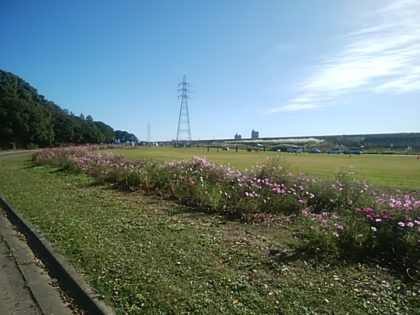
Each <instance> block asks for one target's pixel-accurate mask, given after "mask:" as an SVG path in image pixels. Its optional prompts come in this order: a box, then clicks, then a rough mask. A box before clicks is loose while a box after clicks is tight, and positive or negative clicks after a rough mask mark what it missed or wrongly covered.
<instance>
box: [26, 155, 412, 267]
mask: <svg viewBox="0 0 420 315" xmlns="http://www.w3.org/2000/svg"><path fill="white" fill-rule="evenodd" d="M34 160H35V163H37V164H49V165H53V166H55V167H59V168H62V169H64V170H67V171H71V172H84V173H86V174H89V175H90V176H92V177H93V178H94V179H95V180H96V181H98V182H104V183H105V182H107V183H111V184H114V185H117V186H118V187H120V188H123V189H128V190H142V191H145V192H147V193H152V194H158V195H160V196H164V197H167V198H172V199H176V200H178V201H179V202H181V203H184V204H188V205H193V206H197V207H201V208H205V209H207V210H209V211H214V212H219V213H225V214H229V215H235V216H241V217H244V216H245V217H248V218H252V216H253V215H255V214H261V213H271V214H287V215H290V214H295V215H296V217H297V218H298V220H301V222H302V226H303V229H302V234H301V236H303V238H302V242H301V244H300V245H299V246H300V247H301V248H305V249H306V250H307V249H309V250H312V251H315V252H317V253H319V254H321V255H323V256H330V257H345V258H351V259H357V260H359V259H363V258H365V257H383V258H385V259H387V260H392V261H393V262H396V263H397V265H399V266H402V267H407V268H415V269H416V270H417V272H418V268H419V267H418V261H419V260H420V201H419V200H416V199H415V198H414V197H413V196H412V195H410V194H404V193H402V192H401V191H398V190H396V191H395V192H394V193H388V194H384V193H378V192H377V190H375V188H374V187H371V186H369V185H368V184H367V183H365V182H363V181H361V180H359V179H357V178H356V177H355V176H354V175H353V174H351V173H349V172H340V173H338V174H337V176H336V181H334V182H327V181H320V180H317V179H313V178H309V177H307V176H306V175H304V174H298V175H295V174H292V173H290V172H288V171H287V169H286V168H285V167H284V166H283V165H281V164H280V163H279V161H276V160H275V159H274V160H272V161H270V162H267V163H266V164H265V165H257V166H255V167H254V168H253V169H252V170H250V171H247V172H241V171H238V170H235V169H233V168H231V167H224V166H219V165H215V164H213V163H210V162H209V161H207V160H206V159H205V158H203V157H194V158H193V159H191V160H186V161H176V162H156V161H152V160H128V159H126V158H124V157H122V156H119V155H115V154H111V153H104V152H101V151H100V150H98V148H97V147H71V148H56V149H49V150H44V151H42V152H39V153H37V154H36V156H35V158H34Z"/></svg>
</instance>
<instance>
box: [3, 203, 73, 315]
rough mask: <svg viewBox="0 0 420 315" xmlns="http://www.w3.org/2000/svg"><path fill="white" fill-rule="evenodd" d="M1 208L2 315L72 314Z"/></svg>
mask: <svg viewBox="0 0 420 315" xmlns="http://www.w3.org/2000/svg"><path fill="white" fill-rule="evenodd" d="M38 262H39V261H38V260H37V259H36V258H35V256H34V255H33V253H32V251H31V250H30V248H29V247H28V245H27V244H26V242H25V241H24V238H23V237H22V235H21V234H19V233H18V232H17V231H16V230H15V229H14V227H13V226H12V225H11V224H10V222H9V221H8V220H7V218H6V216H5V213H4V210H3V209H1V208H0V314H1V315H41V314H45V315H50V314H54V315H70V314H72V312H71V310H70V309H69V307H68V305H67V304H66V303H65V302H63V300H62V299H61V297H60V293H59V290H58V289H57V288H56V287H54V286H52V285H51V283H54V281H52V279H51V278H50V277H49V276H48V274H47V272H46V271H45V270H44V269H43V268H41V266H40V265H39V263H38Z"/></svg>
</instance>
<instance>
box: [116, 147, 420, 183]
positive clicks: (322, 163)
mask: <svg viewBox="0 0 420 315" xmlns="http://www.w3.org/2000/svg"><path fill="white" fill-rule="evenodd" d="M115 151H117V152H120V153H122V154H124V155H127V156H128V157H130V158H140V157H144V158H151V159H159V160H175V159H188V158H191V157H192V156H196V155H200V156H207V158H208V159H209V160H210V161H212V162H215V163H219V164H224V165H227V164H231V165H232V166H234V167H237V168H239V169H245V168H250V167H252V166H253V165H254V164H255V163H264V161H266V160H267V158H269V157H275V156H280V157H281V158H283V159H284V161H285V162H286V163H287V164H288V165H289V166H290V168H291V170H293V171H296V172H304V173H307V174H309V175H312V176H316V177H321V178H329V179H331V178H333V176H334V173H335V172H336V171H337V170H339V169H353V171H355V172H356V174H357V175H359V176H360V177H362V178H364V179H366V180H367V181H368V182H370V183H371V184H374V185H379V186H386V187H393V188H403V189H416V190H420V161H418V160H417V159H416V157H414V156H385V155H383V156H382V155H361V156H358V155H353V156H351V157H349V156H348V155H328V154H308V153H303V154H298V155H295V154H288V153H277V152H246V151H239V152H235V151H234V150H232V151H222V150H219V151H218V152H217V151H216V149H214V148H213V149H211V150H210V152H207V149H206V148H200V149H197V148H188V149H174V148H168V147H165V148H163V147H162V148H138V149H125V150H124V149H123V150H121V149H118V150H115Z"/></svg>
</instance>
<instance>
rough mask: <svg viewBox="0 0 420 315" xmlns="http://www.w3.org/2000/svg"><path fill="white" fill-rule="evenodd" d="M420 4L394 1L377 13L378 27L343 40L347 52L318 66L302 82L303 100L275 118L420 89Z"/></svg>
mask: <svg viewBox="0 0 420 315" xmlns="http://www.w3.org/2000/svg"><path fill="white" fill-rule="evenodd" d="M419 16H420V1H417V0H395V1H393V2H392V3H391V4H390V5H388V6H386V7H384V8H382V9H380V10H378V11H377V12H375V14H374V16H373V17H372V19H371V20H372V24H373V26H372V25H371V26H369V27H365V28H363V29H360V30H357V31H356V32H353V33H351V34H348V35H346V36H345V37H344V38H343V39H344V41H345V43H346V44H345V45H344V46H343V48H342V50H341V51H339V52H337V53H335V54H334V55H332V56H330V57H328V58H325V60H324V61H323V62H322V63H321V64H319V65H317V66H316V67H314V69H312V71H311V72H310V74H309V76H308V77H307V78H305V79H304V80H303V81H302V82H301V83H300V90H301V96H300V97H298V98H295V99H292V100H291V101H290V102H288V104H287V105H285V106H281V107H277V108H272V109H270V110H269V112H271V113H275V112H284V111H294V110H306V109H314V108H319V107H324V106H329V105H330V104H331V103H333V102H334V103H337V102H342V101H343V99H344V98H345V97H348V95H349V94H350V93H353V92H359V91H363V92H371V93H391V92H392V93H408V92H412V91H416V90H420V67H419V65H420V18H418V17H419Z"/></svg>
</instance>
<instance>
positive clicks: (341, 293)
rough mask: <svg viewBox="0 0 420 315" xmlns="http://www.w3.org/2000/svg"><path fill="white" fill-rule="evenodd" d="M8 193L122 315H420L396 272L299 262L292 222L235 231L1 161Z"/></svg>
mask: <svg viewBox="0 0 420 315" xmlns="http://www.w3.org/2000/svg"><path fill="white" fill-rule="evenodd" d="M127 152H129V153H130V154H131V156H135V155H138V151H127ZM139 152H140V151H139ZM141 152H149V153H150V152H152V150H150V151H146V150H144V151H141ZM154 152H155V153H154V154H155V155H158V154H159V153H162V155H163V153H165V152H166V154H168V155H167V156H161V158H163V159H167V158H169V154H170V152H174V151H169V150H167V151H165V150H155V151H154ZM175 152H185V154H188V155H189V156H190V155H191V153H192V151H188V152H189V153H187V151H175ZM219 153H221V152H219ZM231 154H232V155H231ZM233 154H234V152H228V153H223V157H225V156H226V157H227V156H230V157H232V156H233ZM251 154H254V153H251ZM201 155H202V154H201ZM220 156H221V155H220ZM253 156H256V154H254V155H253ZM259 156H261V158H262V159H264V158H265V156H266V155H263V154H260V155H259ZM303 156H304V155H302V158H303ZM178 157H179V155H178ZM213 157H217V155H216V153H215V154H214V156H213V155H212V157H211V159H212V160H214V161H216V159H215V158H214V159H213ZM221 157H222V156H221ZM241 157H244V158H243V164H241V165H242V167H246V163H249V162H248V161H249V158H248V159H247V158H246V155H245V153H241ZM299 158H300V157H299ZM325 158H327V157H325ZM328 158H329V157H328ZM343 158H344V157H343ZM357 158H358V157H357ZM362 158H363V159H364V158H365V157H362ZM366 158H368V157H366ZM226 161H228V160H227V159H226V160H225V162H223V163H226ZM238 161H240V160H239V159H238ZM331 161H333V159H332V158H331ZM352 161H353V160H352ZM218 162H221V161H220V160H218ZM0 193H1V194H2V195H3V196H5V197H6V198H7V199H8V200H9V201H10V202H11V203H12V204H13V205H14V206H15V207H16V208H17V209H19V210H20V211H21V212H22V213H23V215H24V216H25V217H26V218H27V219H29V220H30V221H31V222H32V223H33V224H35V225H36V226H37V227H38V228H39V230H40V231H41V232H42V233H43V234H44V235H45V236H46V237H47V239H49V240H50V241H51V242H52V244H53V245H54V247H55V248H56V249H57V250H58V251H59V252H60V253H61V254H63V255H64V256H65V257H67V259H68V260H69V261H70V262H71V264H72V265H73V266H74V267H75V268H76V270H78V271H79V272H80V273H81V274H82V275H83V276H84V277H85V278H86V280H87V281H88V282H89V283H90V284H91V285H92V286H93V287H94V288H95V290H96V291H97V292H98V293H99V295H101V296H102V297H103V298H104V299H105V300H106V301H107V302H108V303H109V304H111V305H112V306H114V307H115V308H116V310H117V312H118V313H119V314H187V313H190V314H317V313H321V314H420V288H419V287H418V286H417V287H415V286H413V285H410V284H407V283H405V282H403V281H402V280H401V279H399V278H398V277H397V276H396V275H394V274H393V273H392V272H390V271H388V270H387V269H385V268H382V267H378V266H375V265H367V264H350V263H342V264H340V265H330V264H327V263H325V262H319V261H316V260H314V259H312V258H304V257H302V256H295V257H294V256H293V255H289V254H288V253H289V251H290V245H291V244H292V243H293V242H298V241H299V240H298V239H296V237H295V232H296V231H297V230H298V229H299V226H298V225H296V224H294V222H292V221H290V219H289V218H287V217H278V218H277V219H276V220H275V221H274V222H273V221H270V222H265V223H254V224H247V223H241V222H236V221H230V220H227V219H226V218H224V217H221V216H217V215H213V214H207V213H202V212H200V211H199V210H197V209H190V208H185V207H180V206H179V205H176V204H174V203H172V202H170V201H164V200H160V199H157V198H156V197H151V196H145V195H143V194H141V193H138V192H135V193H125V192H119V191H116V190H113V189H111V188H109V187H104V186H99V185H95V184H94V183H93V182H92V180H91V179H89V178H88V177H86V176H83V175H69V174H65V173H62V172H58V171H57V170H56V169H53V168H51V167H45V166H42V167H33V166H32V164H31V161H30V159H29V158H16V159H13V160H0Z"/></svg>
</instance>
